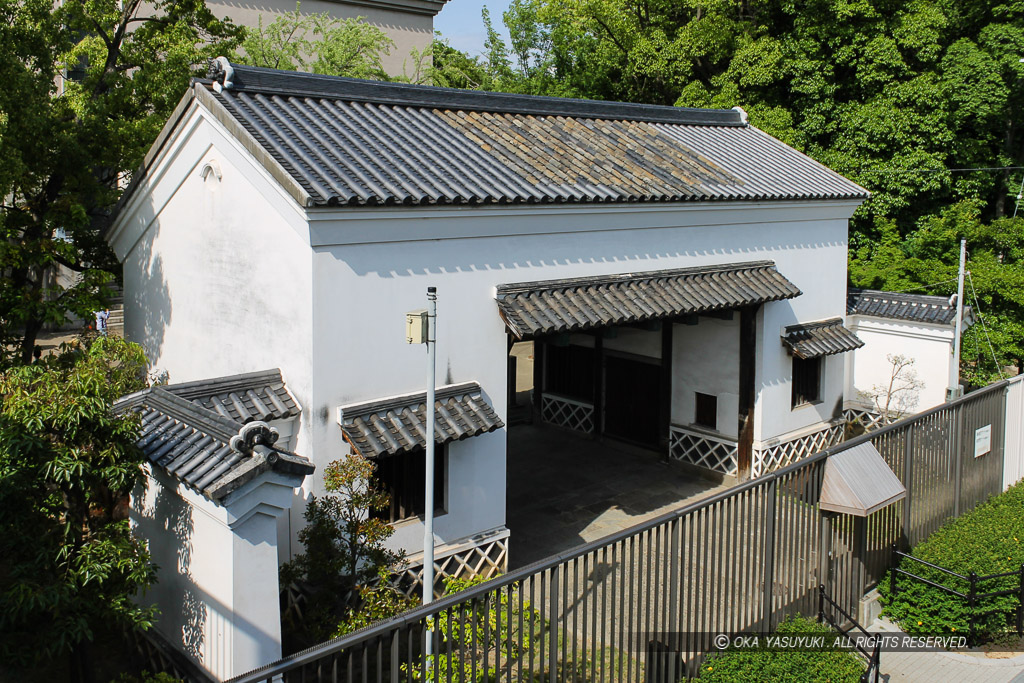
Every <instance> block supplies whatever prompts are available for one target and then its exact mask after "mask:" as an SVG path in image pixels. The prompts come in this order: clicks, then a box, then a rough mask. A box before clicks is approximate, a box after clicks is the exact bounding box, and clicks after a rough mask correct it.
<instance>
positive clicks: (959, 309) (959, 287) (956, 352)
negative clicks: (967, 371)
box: [946, 239, 967, 401]
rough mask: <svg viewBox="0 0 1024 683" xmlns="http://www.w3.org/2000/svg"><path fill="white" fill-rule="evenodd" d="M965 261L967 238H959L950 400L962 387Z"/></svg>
mask: <svg viewBox="0 0 1024 683" xmlns="http://www.w3.org/2000/svg"><path fill="white" fill-rule="evenodd" d="M966 262H967V240H965V239H962V240H960V273H959V275H957V284H956V327H955V328H954V332H953V361H952V363H951V364H950V366H949V388H948V389H946V400H947V401H952V400H953V399H955V398H958V397H960V395H961V394H962V393H963V389H962V388H961V386H960V335H961V334H963V331H964V267H965V264H966Z"/></svg>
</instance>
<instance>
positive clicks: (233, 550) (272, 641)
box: [130, 471, 296, 680]
mask: <svg viewBox="0 0 1024 683" xmlns="http://www.w3.org/2000/svg"><path fill="white" fill-rule="evenodd" d="M295 484H296V477H287V476H282V475H277V474H273V473H271V474H264V475H262V476H261V477H259V478H258V479H257V480H254V481H251V482H249V483H248V484H246V485H245V486H243V487H242V488H240V489H239V490H238V491H236V492H235V493H233V494H232V495H231V496H229V497H228V498H227V499H225V501H223V502H224V506H222V505H218V504H216V503H213V502H212V501H210V500H208V499H206V498H203V497H202V496H200V495H199V494H197V493H196V492H194V491H192V490H190V489H187V488H186V487H185V486H184V485H182V484H180V483H179V482H178V481H177V480H175V479H173V478H171V477H169V476H168V475H166V474H165V473H163V472H161V471H156V472H150V473H149V474H148V475H147V478H146V486H145V487H144V488H143V487H139V488H137V489H136V490H135V491H134V492H133V494H132V506H131V511H130V519H131V522H132V525H133V527H134V530H135V532H136V534H138V535H139V536H140V537H141V538H144V539H146V541H147V543H148V545H149V550H150V553H151V555H152V559H153V562H155V563H156V564H157V566H158V571H157V579H158V580H157V582H156V583H155V584H154V585H153V586H152V587H151V588H150V589H149V590H148V591H146V592H145V593H143V594H142V595H141V596H140V601H141V602H142V603H143V604H156V605H157V606H158V607H159V608H160V615H159V617H158V619H157V621H156V624H155V628H156V629H157V630H158V631H159V632H160V633H161V635H163V636H164V637H165V638H166V639H167V640H168V642H170V643H171V644H173V645H176V646H178V649H179V650H181V651H182V652H183V653H185V654H187V655H188V656H189V657H191V658H192V659H193V660H194V661H195V662H196V663H197V664H199V665H200V666H202V667H203V668H204V669H206V670H207V671H208V672H210V673H211V674H213V675H214V676H215V677H216V678H217V680H226V679H228V678H231V677H233V676H238V675H240V674H242V673H246V672H248V671H251V670H252V669H255V668H257V667H260V666H263V665H265V664H269V663H270V662H272V661H275V660H277V659H279V658H280V657H281V623H280V620H281V615H280V610H279V603H278V581H277V566H278V549H277V540H276V539H277V519H275V518H276V517H278V516H279V515H281V514H282V512H283V511H284V508H285V507H286V506H287V505H288V504H290V499H291V489H292V487H293V486H294V485H295ZM225 506H226V507H225Z"/></svg>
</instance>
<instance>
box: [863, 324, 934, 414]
mask: <svg viewBox="0 0 1024 683" xmlns="http://www.w3.org/2000/svg"><path fill="white" fill-rule="evenodd" d="M847 324H848V326H849V328H850V329H851V330H852V331H854V332H855V333H856V334H857V336H858V337H860V339H861V341H863V342H864V346H863V347H862V348H859V349H857V350H856V351H854V352H853V353H849V354H846V355H847V358H846V363H847V368H846V400H847V401H848V402H850V403H857V404H863V405H870V403H871V401H870V399H864V398H863V397H862V396H861V392H869V393H870V392H872V391H874V390H875V389H874V388H875V387H876V386H877V387H884V386H888V384H889V380H890V378H891V377H892V364H891V363H890V362H889V360H888V358H887V356H889V355H903V356H906V357H907V358H912V359H914V366H913V370H914V372H915V373H916V374H917V378H918V379H919V380H921V381H922V382H923V383H924V386H923V387H922V388H921V389H920V390H919V391H918V394H917V398H918V401H917V405H916V406H914V407H913V408H912V409H911V412H920V411H922V410H926V409H928V408H931V407H932V406H937V405H939V404H941V403H943V402H944V401H945V400H946V388H947V386H948V384H949V365H950V363H952V358H953V355H952V354H953V328H952V326H950V325H928V324H924V323H917V322H912V321H904V320H892V319H889V318H878V317H874V316H867V315H851V316H849V318H848V323H847Z"/></svg>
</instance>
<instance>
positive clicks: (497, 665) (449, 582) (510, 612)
mask: <svg viewBox="0 0 1024 683" xmlns="http://www.w3.org/2000/svg"><path fill="white" fill-rule="evenodd" d="M485 582H486V580H485V579H483V578H482V577H474V578H466V579H462V578H454V577H449V578H447V579H445V595H452V594H455V593H461V592H462V591H465V590H468V589H470V588H473V587H474V586H479V585H480V584H482V583H485ZM546 626H547V623H546V621H544V620H543V619H542V618H541V615H540V612H538V611H537V610H535V609H534V608H533V607H532V606H531V605H530V601H529V600H521V599H520V597H519V587H518V585H517V584H513V585H511V586H507V587H505V588H502V589H497V590H495V591H494V592H492V593H489V594H488V595H487V597H486V598H477V599H474V600H472V601H471V602H469V603H467V604H465V605H463V606H462V607H460V608H459V609H454V610H445V611H444V612H441V613H440V614H438V615H437V618H436V621H435V622H434V628H435V629H436V630H437V632H438V633H439V634H440V639H441V640H440V642H442V643H443V644H444V645H443V646H442V647H441V649H440V650H439V652H438V654H437V655H435V658H436V661H433V662H431V663H430V664H429V665H428V668H427V676H426V679H425V680H428V681H433V680H437V681H444V682H445V683H479V682H484V681H497V680H498V678H499V676H500V673H501V671H502V667H503V666H505V665H506V664H509V663H510V662H515V661H517V660H518V659H519V658H520V657H522V656H523V655H524V654H525V653H527V652H531V651H532V649H533V648H534V647H535V644H534V637H535V636H534V634H535V633H538V636H540V635H542V631H543V630H544V627H546ZM448 652H451V653H452V654H447V653H448ZM403 670H404V671H407V672H408V674H409V676H410V679H411V680H414V681H419V680H424V678H423V667H422V666H416V667H412V668H410V667H407V666H403ZM435 671H436V677H435Z"/></svg>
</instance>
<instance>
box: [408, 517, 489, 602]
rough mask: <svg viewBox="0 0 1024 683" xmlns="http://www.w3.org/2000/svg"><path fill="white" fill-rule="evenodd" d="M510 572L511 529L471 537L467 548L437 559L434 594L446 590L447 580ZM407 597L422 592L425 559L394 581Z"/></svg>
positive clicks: (485, 576)
mask: <svg viewBox="0 0 1024 683" xmlns="http://www.w3.org/2000/svg"><path fill="white" fill-rule="evenodd" d="M506 571H508V532H507V531H505V532H504V533H502V534H493V535H489V536H488V537H487V538H477V539H472V540H471V541H470V542H469V543H468V544H465V547H462V548H459V549H458V550H456V551H455V552H453V553H448V554H442V555H441V556H440V557H438V558H436V559H435V560H434V585H435V593H436V594H437V596H438V597H440V596H441V595H442V594H443V593H444V585H445V581H444V580H445V579H447V578H452V579H471V578H474V577H478V576H479V577H482V578H484V579H492V578H494V577H495V576H498V575H500V574H504V573H505V572H506ZM395 586H396V588H398V589H399V590H401V591H402V592H403V593H405V595H406V597H412V596H414V595H422V593H423V559H422V557H421V558H420V561H419V563H418V564H417V563H413V564H411V565H410V566H408V567H406V569H405V570H404V571H403V572H402V574H401V575H400V576H399V577H398V580H397V581H396V582H395Z"/></svg>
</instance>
